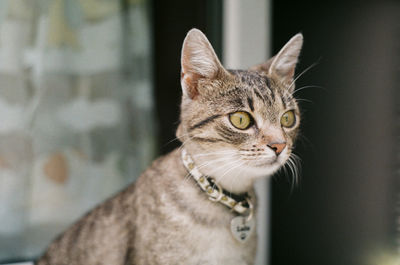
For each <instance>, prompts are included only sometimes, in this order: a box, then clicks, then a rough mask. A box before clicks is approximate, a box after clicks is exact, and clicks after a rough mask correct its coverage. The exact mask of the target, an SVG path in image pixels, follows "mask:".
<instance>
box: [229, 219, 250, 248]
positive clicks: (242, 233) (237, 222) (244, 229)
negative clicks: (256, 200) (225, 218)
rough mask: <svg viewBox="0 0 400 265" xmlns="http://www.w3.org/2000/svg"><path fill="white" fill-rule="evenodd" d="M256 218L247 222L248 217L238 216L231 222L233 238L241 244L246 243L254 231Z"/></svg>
mask: <svg viewBox="0 0 400 265" xmlns="http://www.w3.org/2000/svg"><path fill="white" fill-rule="evenodd" d="M254 225H255V222H254V218H252V219H250V220H249V221H247V217H244V216H236V217H235V218H233V219H232V221H231V232H232V235H233V237H234V238H235V239H236V240H237V241H239V242H240V243H246V241H247V240H248V239H249V238H250V236H251V234H252V233H253V231H254Z"/></svg>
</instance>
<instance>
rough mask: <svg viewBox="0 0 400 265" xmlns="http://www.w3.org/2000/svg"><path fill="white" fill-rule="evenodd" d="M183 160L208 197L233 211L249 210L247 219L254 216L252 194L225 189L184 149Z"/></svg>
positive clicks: (240, 212)
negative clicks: (201, 170)
mask: <svg viewBox="0 0 400 265" xmlns="http://www.w3.org/2000/svg"><path fill="white" fill-rule="evenodd" d="M182 161H183V164H184V165H185V167H186V169H187V171H188V172H189V174H190V175H191V176H192V177H193V179H194V180H195V181H196V183H197V184H198V185H199V187H200V188H201V189H202V190H203V191H204V192H205V193H206V194H207V195H208V198H209V199H210V200H211V201H213V202H219V203H222V204H223V205H225V206H227V207H228V208H230V209H232V210H233V211H235V212H237V213H239V214H241V215H243V214H244V213H246V212H248V217H247V220H250V219H251V218H252V216H253V204H252V203H251V200H250V196H249V195H248V194H247V193H246V194H243V195H237V194H233V193H230V192H229V191H225V190H224V189H222V187H221V186H219V185H218V184H217V183H216V182H215V180H214V179H213V178H212V177H209V176H205V175H203V174H202V173H201V172H200V171H199V170H198V168H197V167H196V166H195V164H194V162H193V159H192V158H191V157H190V155H189V154H188V153H187V152H186V150H185V149H182Z"/></svg>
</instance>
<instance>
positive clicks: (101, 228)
mask: <svg viewBox="0 0 400 265" xmlns="http://www.w3.org/2000/svg"><path fill="white" fill-rule="evenodd" d="M301 45H302V36H301V35H300V34H298V35H296V36H295V37H293V38H292V39H291V40H290V41H289V42H288V44H287V45H285V47H284V48H283V49H282V50H281V52H280V53H278V55H276V56H275V57H273V58H271V59H270V60H269V61H268V62H266V63H265V64H261V65H258V66H255V67H254V68H251V69H250V70H246V71H245V70H226V69H224V68H223V67H222V65H221V64H220V62H219V60H218V58H217V57H216V55H215V53H214V51H213V49H212V47H211V45H210V43H209V42H208V40H207V39H206V37H205V36H204V35H203V34H202V33H201V32H200V31H198V30H195V29H194V30H191V31H190V32H189V33H188V35H187V37H186V39H185V42H184V45H183V49H182V89H183V96H182V106H181V123H180V125H179V128H178V131H177V137H178V138H179V139H180V140H181V141H182V142H183V145H182V146H183V147H184V148H185V149H186V150H187V151H188V153H189V154H191V155H192V157H193V160H194V161H195V163H196V165H197V166H198V167H199V169H200V171H201V172H202V173H203V174H205V175H209V176H213V177H214V178H215V179H216V182H217V183H218V184H220V185H221V186H222V187H223V188H224V189H226V190H228V191H230V192H234V193H242V192H249V193H250V194H251V195H252V198H253V202H254V203H255V196H254V191H253V182H254V180H255V179H257V178H259V177H262V176H268V175H271V174H273V173H274V172H275V171H276V170H278V169H279V168H280V167H281V166H282V165H284V164H285V163H286V162H287V161H288V159H290V156H291V154H292V153H291V150H292V148H293V143H294V140H295V138H296V135H297V132H298V126H299V121H300V116H299V109H298V106H297V103H296V101H295V99H294V98H293V91H294V85H293V84H292V81H293V75H294V69H295V65H296V63H297V58H298V55H299V52H300V48H301ZM288 110H293V111H294V113H295V115H296V120H297V121H296V123H295V125H294V126H293V127H291V128H283V127H282V126H281V124H280V119H281V116H282V114H283V113H284V112H286V111H288ZM236 111H245V112H247V113H249V114H250V115H251V116H252V117H253V119H254V125H252V127H251V128H248V129H246V130H239V129H237V128H235V127H234V126H233V125H232V124H231V123H230V122H229V114H230V113H233V112H236ZM273 143H285V144H286V148H285V149H284V151H283V152H282V153H281V154H280V155H279V156H277V155H275V153H274V151H273V150H271V148H270V147H269V145H271V144H273ZM236 215H237V214H235V213H234V212H232V211H230V210H229V209H228V208H227V207H225V206H223V205H221V204H219V203H215V202H211V201H210V200H208V198H207V196H206V195H205V194H204V193H203V192H202V191H201V190H200V188H199V187H198V186H197V185H196V183H195V182H194V181H193V180H192V179H191V178H190V176H188V173H187V170H186V169H185V168H184V166H183V164H182V161H181V149H176V150H174V151H173V152H171V153H170V154H168V155H166V156H163V157H161V158H159V159H157V160H156V161H155V162H154V163H153V164H152V165H151V167H150V168H148V169H147V170H146V171H145V172H144V173H143V174H142V175H141V176H140V177H139V178H138V180H137V181H136V183H135V184H133V185H131V186H129V187H128V188H126V189H125V190H124V191H122V192H120V193H119V194H117V195H116V196H115V197H113V198H111V199H109V200H107V201H106V202H104V203H102V204H100V205H99V206H98V207H97V208H95V209H94V210H92V211H91V212H89V213H88V214H87V215H86V216H85V217H83V218H82V219H81V220H80V221H79V222H77V223H76V224H74V225H73V226H72V227H71V228H69V229H68V230H67V231H66V232H65V233H64V234H62V235H61V236H59V237H58V238H57V239H56V240H55V241H54V242H53V243H51V245H50V246H49V248H48V249H47V251H46V252H45V253H44V255H43V256H42V257H41V258H40V259H39V260H38V261H37V263H36V264H37V265H50V264H51V265H67V264H68V265H83V264H85V265H88V264H96V265H100V264H107V265H123V264H131V265H132V264H135V265H145V264H152V265H153V264H163V265H165V264H216V265H217V264H219V265H220V264H231V265H234V264H253V263H254V258H255V253H256V233H253V235H252V236H251V238H250V239H249V241H248V242H246V243H244V244H243V243H239V242H237V241H236V240H235V239H234V238H233V237H232V235H231V232H230V229H229V224H230V221H231V219H232V218H233V217H235V216H236Z"/></svg>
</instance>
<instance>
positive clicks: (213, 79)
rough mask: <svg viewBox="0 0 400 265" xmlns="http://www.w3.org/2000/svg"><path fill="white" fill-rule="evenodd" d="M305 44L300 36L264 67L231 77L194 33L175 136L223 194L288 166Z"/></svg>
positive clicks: (186, 53)
mask: <svg viewBox="0 0 400 265" xmlns="http://www.w3.org/2000/svg"><path fill="white" fill-rule="evenodd" d="M301 44H302V36H301V35H296V36H295V37H294V38H292V40H291V41H289V42H288V44H287V45H285V47H284V48H283V49H282V50H281V52H280V53H278V55H277V56H275V57H273V58H271V59H270V60H269V61H268V62H266V63H265V64H262V65H259V66H256V67H254V68H253V69H250V70H225V69H224V68H223V67H222V65H221V64H220V63H219V61H218V58H217V57H216V56H215V53H214V51H213V50H212V47H211V45H210V44H209V42H208V41H207V39H206V37H205V36H204V35H203V34H202V33H201V32H200V31H197V30H192V31H190V32H189V33H188V36H187V37H186V39H185V42H184V46H183V51H182V89H183V97H182V107H181V124H180V126H179V129H178V132H177V136H178V137H179V139H181V141H182V142H183V143H184V147H185V148H186V149H187V151H188V152H189V154H191V156H192V158H193V160H194V161H195V163H196V164H197V166H198V168H199V170H200V171H201V172H202V173H203V174H205V175H209V176H213V177H214V178H215V179H216V181H217V182H218V183H219V184H221V186H223V187H224V188H225V189H227V190H230V191H232V192H241V191H244V190H247V189H249V187H250V186H251V185H252V183H253V181H254V179H255V178H258V177H261V176H268V175H271V174H272V173H274V172H275V171H276V170H278V169H279V168H280V167H282V166H283V165H284V164H285V163H287V162H288V159H289V158H290V156H291V154H292V149H293V144H294V141H295V139H296V135H297V132H298V128H299V123H300V113H299V108H298V105H297V103H296V100H295V99H294V97H293V91H294V84H293V74H294V68H295V65H296V62H297V57H298V55H299V52H300V48H301Z"/></svg>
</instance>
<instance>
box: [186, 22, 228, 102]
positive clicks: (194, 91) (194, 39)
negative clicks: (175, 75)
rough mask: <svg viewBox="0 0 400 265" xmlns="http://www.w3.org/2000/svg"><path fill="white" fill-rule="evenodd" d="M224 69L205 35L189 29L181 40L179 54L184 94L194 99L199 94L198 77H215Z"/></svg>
mask: <svg viewBox="0 0 400 265" xmlns="http://www.w3.org/2000/svg"><path fill="white" fill-rule="evenodd" d="M225 71H226V70H225V69H224V67H223V66H222V64H221V63H220V61H219V60H218V57H217V55H216V54H215V52H214V49H213V48H212V46H211V44H210V42H209V41H208V39H207V37H206V36H205V35H204V34H203V33H202V32H201V31H200V30H198V29H192V30H190V31H189V32H188V34H187V35H186V38H185V40H184V41H183V47H182V55H181V86H182V91H183V94H184V96H187V97H189V98H190V99H195V98H196V96H198V95H199V91H198V87H197V83H198V81H199V79H202V78H207V79H215V78H217V77H218V76H219V75H220V74H222V73H224V72H225Z"/></svg>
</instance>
